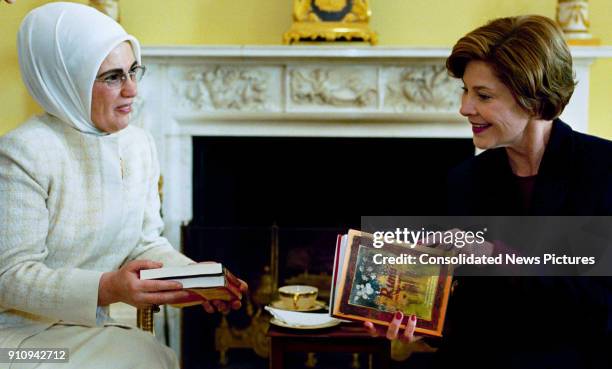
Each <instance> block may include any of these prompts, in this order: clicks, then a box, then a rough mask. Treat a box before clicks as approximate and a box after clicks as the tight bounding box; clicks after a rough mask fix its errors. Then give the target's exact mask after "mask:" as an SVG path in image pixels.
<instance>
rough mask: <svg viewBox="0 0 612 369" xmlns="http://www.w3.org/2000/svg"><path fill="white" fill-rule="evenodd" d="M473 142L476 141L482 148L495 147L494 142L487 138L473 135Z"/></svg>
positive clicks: (477, 146)
mask: <svg viewBox="0 0 612 369" xmlns="http://www.w3.org/2000/svg"><path fill="white" fill-rule="evenodd" d="M472 142H473V143H474V146H476V148H478V149H480V150H488V149H492V148H494V147H495V145H494V143H493V142H491V141H490V140H485V139H483V138H481V137H473V138H472Z"/></svg>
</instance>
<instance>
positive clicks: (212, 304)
mask: <svg viewBox="0 0 612 369" xmlns="http://www.w3.org/2000/svg"><path fill="white" fill-rule="evenodd" d="M238 282H240V292H242V294H245V293H247V291H248V290H249V286H248V285H247V284H246V282H245V281H243V280H242V279H238ZM241 306H242V303H241V302H240V300H234V301H232V302H231V303H227V302H226V301H221V300H210V301H209V300H206V299H205V300H204V301H203V302H202V307H204V310H206V312H207V313H209V314H212V313H214V312H215V309H216V310H218V311H220V312H222V313H227V312H228V311H230V309H231V310H238V309H240V307H241Z"/></svg>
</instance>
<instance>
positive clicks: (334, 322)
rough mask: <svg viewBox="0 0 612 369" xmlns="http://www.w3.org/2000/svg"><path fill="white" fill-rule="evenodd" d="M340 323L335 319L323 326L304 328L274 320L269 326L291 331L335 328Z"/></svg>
mask: <svg viewBox="0 0 612 369" xmlns="http://www.w3.org/2000/svg"><path fill="white" fill-rule="evenodd" d="M340 323H342V322H341V321H340V320H337V319H336V320H332V321H329V322H327V323H323V324H317V325H306V326H304V325H291V324H288V323H285V322H283V321H282V320H278V319H276V318H272V319H270V324H274V325H276V326H279V327H283V328H291V329H321V328H329V327H335V326H337V325H338V324H340Z"/></svg>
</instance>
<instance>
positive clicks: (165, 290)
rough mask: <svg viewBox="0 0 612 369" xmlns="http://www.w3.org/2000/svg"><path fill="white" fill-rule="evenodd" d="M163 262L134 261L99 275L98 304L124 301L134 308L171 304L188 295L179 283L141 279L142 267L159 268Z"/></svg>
mask: <svg viewBox="0 0 612 369" xmlns="http://www.w3.org/2000/svg"><path fill="white" fill-rule="evenodd" d="M162 265H163V264H162V263H159V262H156V261H150V260H133V261H130V262H128V263H126V264H125V265H123V266H122V267H121V268H120V269H118V270H115V271H112V272H107V273H104V274H102V277H101V278H100V287H99V289H98V305H99V306H106V305H109V304H112V303H114V302H125V303H126V304H129V305H132V306H135V307H137V308H146V307H150V306H151V305H162V304H172V303H175V302H179V301H180V300H183V299H185V298H187V297H188V296H189V292H187V291H183V290H182V288H183V286H182V285H181V284H180V283H178V282H172V281H158V280H144V281H143V280H140V277H139V272H140V270H142V269H156V268H161V267H162Z"/></svg>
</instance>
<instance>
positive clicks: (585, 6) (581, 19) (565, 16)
mask: <svg viewBox="0 0 612 369" xmlns="http://www.w3.org/2000/svg"><path fill="white" fill-rule="evenodd" d="M557 23H558V24H559V25H560V26H561V29H562V30H563V33H564V34H565V38H566V40H567V43H568V44H570V45H599V39H596V38H593V36H592V35H591V33H590V32H589V27H590V26H591V22H590V20H589V2H588V0H559V3H558V4H557Z"/></svg>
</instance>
